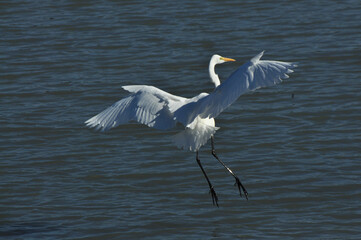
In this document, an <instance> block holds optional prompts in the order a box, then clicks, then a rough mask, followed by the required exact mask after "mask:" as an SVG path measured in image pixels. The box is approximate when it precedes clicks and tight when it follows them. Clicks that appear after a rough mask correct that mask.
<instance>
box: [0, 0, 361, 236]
mask: <svg viewBox="0 0 361 240" xmlns="http://www.w3.org/2000/svg"><path fill="white" fill-rule="evenodd" d="M360 11H361V3H360V2H359V1H292V2H291V1H242V2H236V1H120V2H118V1H104V2H93V1H65V0H64V1H56V2H50V1H48V2H44V1H2V2H1V3H0V16H1V17H0V32H1V34H0V35H1V37H0V62H1V64H0V83H1V85H0V101H1V104H0V132H1V145H0V146H1V147H0V149H1V150H0V159H1V160H0V210H1V211H0V237H1V238H3V239H360V237H361V230H360V226H361V211H360V209H361V208H360V199H361V190H360V189H361V182H360V175H361V167H360V160H361V150H360V144H361V124H360V122H361V82H360V77H361V68H360V67H361V60H360V59H361V58H360V56H361V50H360V49H361V40H360V39H361V31H360V29H361V17H360V16H361V15H360ZM262 50H266V52H265V55H264V57H263V58H264V59H270V60H280V61H291V62H297V63H298V65H299V67H298V68H297V69H296V71H295V72H294V73H293V74H291V77H290V79H288V80H286V81H285V82H283V83H282V84H280V85H277V86H274V87H271V88H267V89H261V90H257V91H256V92H254V93H250V94H246V95H244V96H242V97H240V99H239V100H238V101H237V102H236V103H235V104H233V105H232V106H231V107H230V108H228V109H227V110H226V111H225V112H223V113H222V114H221V115H220V116H219V117H218V118H217V119H216V125H217V126H219V127H220V130H219V131H218V132H217V134H216V135H215V141H216V149H217V153H218V155H219V157H220V158H221V159H222V160H223V161H224V162H225V163H226V164H228V165H229V167H231V169H233V171H234V172H236V173H237V174H238V176H239V177H240V178H241V180H242V182H243V184H244V185H245V186H246V188H247V190H248V192H249V201H246V200H245V199H244V198H243V199H242V198H240V197H239V194H238V190H237V189H236V187H234V186H233V184H234V179H233V178H232V177H231V176H230V175H229V174H228V173H227V172H226V171H225V170H224V169H223V167H222V166H221V165H220V164H219V163H218V162H217V161H216V160H215V159H214V158H213V157H212V156H211V154H210V146H209V144H208V145H206V146H204V147H203V148H202V149H201V152H200V158H201V160H202V162H203V165H204V167H205V169H206V171H207V173H208V176H209V177H210V179H211V181H212V183H213V184H214V185H215V190H216V191H217V194H218V197H219V204H220V207H219V208H217V207H214V206H212V202H211V196H210V195H209V194H208V186H207V183H206V181H205V179H204V177H203V176H202V172H201V171H200V169H199V167H198V166H197V163H196V161H195V154H194V153H191V152H184V151H181V150H179V149H177V148H176V147H175V146H174V145H173V143H172V142H171V141H170V139H171V137H172V136H173V135H174V134H175V133H176V132H177V131H170V132H162V131H158V130H154V129H151V128H148V127H145V126H141V125H135V124H129V125H125V126H122V127H119V128H116V129H113V130H112V131H110V132H108V133H99V132H94V131H92V130H89V129H87V128H85V127H84V125H83V122H84V121H85V120H87V119H88V118H89V117H92V116H93V115H95V114H97V113H98V112H100V111H102V110H103V109H104V108H106V107H107V106H109V105H111V104H112V103H113V102H115V101H117V100H118V99H120V98H122V97H125V96H127V93H126V92H124V91H123V90H121V86H122V85H129V84H148V85H154V86H157V87H159V88H161V89H163V90H165V91H168V92H171V93H173V94H176V95H180V96H184V97H192V96H195V95H197V94H198V93H200V92H210V91H212V89H213V85H212V83H210V81H209V79H208V61H209V59H210V57H211V56H212V55H213V54H214V53H218V54H220V55H222V56H226V57H231V58H235V59H237V62H236V63H234V64H224V65H221V66H218V67H217V69H216V71H217V73H219V75H220V78H221V80H222V79H223V80H224V79H225V78H227V76H228V74H230V73H231V72H232V71H233V70H234V69H236V68H237V67H238V66H239V65H240V64H242V63H243V62H245V61H247V60H249V59H250V58H251V57H253V56H254V55H256V54H257V53H259V52H260V51H262ZM292 95H293V97H292Z"/></svg>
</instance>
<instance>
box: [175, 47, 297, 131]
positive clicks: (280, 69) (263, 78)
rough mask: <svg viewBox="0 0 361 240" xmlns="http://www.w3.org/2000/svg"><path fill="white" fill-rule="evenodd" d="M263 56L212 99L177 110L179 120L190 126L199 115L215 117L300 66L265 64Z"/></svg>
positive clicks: (233, 76)
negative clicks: (244, 97) (243, 95)
mask: <svg viewBox="0 0 361 240" xmlns="http://www.w3.org/2000/svg"><path fill="white" fill-rule="evenodd" d="M262 55H263V52H261V53H260V54H258V55H257V56H255V57H253V58H252V59H251V60H250V61H248V62H247V63H245V64H243V65H242V66H241V67H239V68H238V69H237V70H236V71H234V72H233V73H232V74H231V75H230V76H229V77H228V78H227V80H226V81H224V82H223V83H222V84H221V85H219V86H218V87H217V88H216V89H215V90H214V91H213V92H212V93H211V94H209V95H208V96H205V97H203V98H199V99H198V101H196V102H192V103H189V104H185V105H183V106H181V107H180V108H179V109H177V110H176V111H175V113H174V116H175V118H176V120H178V121H179V122H181V123H183V124H184V125H188V124H189V123H191V122H192V121H193V120H194V119H195V118H196V117H197V116H198V115H199V116H200V117H201V118H215V117H217V116H218V115H219V114H220V113H221V112H222V111H223V110H224V109H226V108H227V107H228V106H230V105H231V104H232V103H233V102H235V101H236V100H237V99H238V97H239V96H241V95H242V94H244V93H246V92H248V91H253V90H256V89H258V88H261V87H267V86H271V85H274V84H277V83H280V82H281V81H282V78H287V77H288V76H287V75H286V74H287V73H291V72H293V70H292V69H291V68H294V67H296V65H295V64H293V63H289V62H279V61H261V60H260V59H261V57H262ZM190 104H192V105H190ZM188 105H189V106H188Z"/></svg>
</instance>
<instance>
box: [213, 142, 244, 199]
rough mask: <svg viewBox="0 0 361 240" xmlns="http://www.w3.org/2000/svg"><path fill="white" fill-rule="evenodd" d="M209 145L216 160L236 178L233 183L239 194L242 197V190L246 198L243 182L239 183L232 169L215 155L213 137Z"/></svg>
mask: <svg viewBox="0 0 361 240" xmlns="http://www.w3.org/2000/svg"><path fill="white" fill-rule="evenodd" d="M211 145H212V155H213V156H214V157H215V158H216V159H217V160H218V162H220V163H221V164H222V165H223V167H225V168H226V169H227V170H228V172H229V173H230V174H231V175H232V176H233V177H234V178H235V179H236V183H235V184H234V185H237V187H238V190H239V194H240V195H241V197H242V191H243V193H244V195H245V196H246V199H247V200H248V192H247V190H246V188H245V187H244V186H243V184H242V183H241V181H240V180H239V178H238V177H237V176H236V175H235V174H234V173H233V172H232V170H231V169H230V168H229V167H227V166H226V164H224V162H222V161H221V159H219V158H218V156H217V155H216V150H215V149H214V137H213V136H212V137H211ZM241 188H242V191H241Z"/></svg>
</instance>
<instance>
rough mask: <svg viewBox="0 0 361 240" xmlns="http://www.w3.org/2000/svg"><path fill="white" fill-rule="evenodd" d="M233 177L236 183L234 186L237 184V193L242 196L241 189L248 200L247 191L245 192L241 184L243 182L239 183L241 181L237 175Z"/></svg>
mask: <svg viewBox="0 0 361 240" xmlns="http://www.w3.org/2000/svg"><path fill="white" fill-rule="evenodd" d="M235 179H236V183H235V184H234V186H236V185H237V187H238V190H239V195H240V196H241V197H242V191H243V193H244V196H245V197H246V199H247V200H248V192H247V190H246V188H245V187H244V186H243V184H242V183H241V181H240V180H239V178H238V177H235Z"/></svg>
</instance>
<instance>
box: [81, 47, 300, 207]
mask: <svg viewBox="0 0 361 240" xmlns="http://www.w3.org/2000/svg"><path fill="white" fill-rule="evenodd" d="M263 53H264V52H261V53H259V54H258V55H256V56H255V57H253V58H252V59H251V60H250V61H248V62H246V63H245V64H243V65H242V66H240V67H239V68H238V69H237V70H236V71H234V72H233V73H232V74H231V75H230V76H229V77H228V78H227V79H226V80H225V81H224V82H223V83H220V80H219V77H218V75H217V74H216V73H215V71H214V68H215V66H216V65H217V64H221V63H224V62H233V61H235V60H234V59H231V58H225V57H221V56H219V55H213V56H212V58H211V61H210V63H209V76H210V78H211V81H212V82H213V83H214V86H215V89H214V90H213V92H212V93H209V94H208V93H200V94H198V95H197V96H195V97H193V98H184V97H179V96H176V95H173V94H170V93H167V92H165V91H163V90H161V89H159V88H156V87H153V86H147V85H128V86H123V87H122V88H123V89H124V90H126V91H128V92H130V95H129V96H128V97H126V98H123V99H121V100H119V101H118V102H116V103H114V104H113V105H112V106H110V107H108V108H107V109H105V110H104V111H103V112H101V113H99V114H98V115H96V116H94V117H92V118H90V119H88V120H87V121H86V122H85V124H86V125H87V126H88V127H95V128H96V129H97V130H98V129H99V130H102V131H106V130H109V129H111V128H114V127H116V126H118V125H120V124H124V123H128V122H130V121H136V122H138V123H141V124H145V125H147V126H149V127H153V128H156V129H160V130H168V129H171V128H173V127H175V126H176V124H177V123H181V124H183V125H184V127H185V129H184V130H183V131H181V132H179V133H177V134H176V135H175V136H174V142H175V144H176V145H177V146H178V147H179V148H183V149H185V150H189V151H193V152H196V161H197V163H198V165H199V167H200V168H201V170H202V172H203V174H204V176H205V178H206V180H207V182H208V185H209V188H210V193H211V196H212V201H213V205H216V206H218V197H217V195H216V192H215V190H214V187H213V185H212V183H211V182H210V180H209V178H208V176H207V174H206V172H205V170H204V168H203V167H202V164H201V162H200V160H199V157H198V150H199V149H200V147H201V146H203V145H204V144H206V143H207V141H208V140H209V139H211V147H212V155H213V156H214V157H215V158H216V159H217V160H218V161H219V162H220V163H221V164H222V165H223V167H225V168H226V169H227V171H228V172H229V173H230V174H231V175H232V176H233V177H234V178H235V180H236V183H235V185H236V186H237V187H238V190H239V193H240V196H241V197H242V191H243V194H244V195H245V197H246V199H248V193H247V190H246V189H245V187H244V186H243V184H242V183H241V181H240V180H239V178H238V177H237V176H236V175H235V174H234V173H233V171H232V170H231V169H230V168H229V167H227V166H226V165H225V164H224V162H223V161H221V160H220V159H219V158H218V156H217V155H216V151H215V148H214V134H215V133H216V131H217V130H218V129H219V128H218V127H216V126H215V122H214V118H215V117H217V116H218V115H219V114H220V113H221V112H222V111H223V110H224V109H226V108H227V107H228V106H230V105H231V104H232V103H233V102H235V101H236V100H237V99H238V97H239V96H241V95H242V94H244V93H246V92H248V91H252V90H255V89H258V88H261V87H266V86H271V85H274V84H277V83H280V82H281V81H282V79H285V78H288V75H287V74H289V73H292V72H293V70H292V68H293V67H296V65H295V64H293V63H289V62H280V61H266V60H260V59H261V57H262V56H263Z"/></svg>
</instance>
